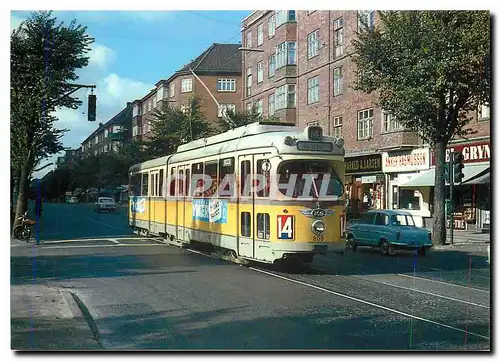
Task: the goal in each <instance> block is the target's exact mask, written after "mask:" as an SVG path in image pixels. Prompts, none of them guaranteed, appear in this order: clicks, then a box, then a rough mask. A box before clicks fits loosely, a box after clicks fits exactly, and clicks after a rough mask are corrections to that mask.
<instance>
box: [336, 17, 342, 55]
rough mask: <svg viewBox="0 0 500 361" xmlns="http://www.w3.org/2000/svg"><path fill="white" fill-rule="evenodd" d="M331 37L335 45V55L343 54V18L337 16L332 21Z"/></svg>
mask: <svg viewBox="0 0 500 361" xmlns="http://www.w3.org/2000/svg"><path fill="white" fill-rule="evenodd" d="M333 35H334V36H333V37H334V45H335V57H339V56H342V55H343V54H344V18H338V19H337V20H335V21H334V22H333Z"/></svg>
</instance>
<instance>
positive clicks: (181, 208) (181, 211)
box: [176, 166, 189, 240]
mask: <svg viewBox="0 0 500 361" xmlns="http://www.w3.org/2000/svg"><path fill="white" fill-rule="evenodd" d="M186 169H189V166H188V167H186V166H179V167H178V168H177V170H178V177H177V178H178V179H177V187H176V188H177V201H176V209H177V227H176V228H177V239H180V240H183V239H184V238H185V237H184V235H185V234H186V232H185V229H184V227H185V225H186V223H185V222H186V190H185V183H186V182H185V172H186Z"/></svg>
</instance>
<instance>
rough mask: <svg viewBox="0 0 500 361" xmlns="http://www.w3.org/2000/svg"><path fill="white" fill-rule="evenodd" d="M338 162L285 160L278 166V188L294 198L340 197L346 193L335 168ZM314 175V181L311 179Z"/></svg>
mask: <svg viewBox="0 0 500 361" xmlns="http://www.w3.org/2000/svg"><path fill="white" fill-rule="evenodd" d="M337 164H340V162H339V161H329V160H302V159H301V160H298V159H296V160H289V161H284V162H282V163H281V164H280V165H279V166H278V179H279V182H278V183H279V186H278V188H279V190H280V192H281V193H282V194H284V195H287V196H291V197H293V198H297V197H313V198H320V197H325V196H326V197H332V196H337V197H340V196H341V195H342V194H343V193H344V186H343V184H342V181H341V179H340V178H339V176H338V174H337V172H336V170H335V165H337ZM294 174H296V176H293V175H294ZM308 175H310V176H308ZM313 175H315V176H313ZM313 177H314V181H312V180H311V179H312V178H313ZM294 178H295V179H296V180H295V182H294ZM292 182H294V184H292ZM324 183H325V184H324ZM322 186H323V188H322Z"/></svg>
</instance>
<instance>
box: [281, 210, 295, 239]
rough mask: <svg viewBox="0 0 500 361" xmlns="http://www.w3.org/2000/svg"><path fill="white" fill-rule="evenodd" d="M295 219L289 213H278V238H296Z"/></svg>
mask: <svg viewBox="0 0 500 361" xmlns="http://www.w3.org/2000/svg"><path fill="white" fill-rule="evenodd" d="M293 221H294V219H293V216H288V215H282V214H280V215H278V239H290V240H292V239H293V238H294V234H293V231H294V224H293V223H294V222H293Z"/></svg>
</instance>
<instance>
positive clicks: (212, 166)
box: [203, 160, 218, 197]
mask: <svg viewBox="0 0 500 361" xmlns="http://www.w3.org/2000/svg"><path fill="white" fill-rule="evenodd" d="M217 168H218V162H217V161H216V160H215V161H210V162H206V163H205V176H209V177H210V180H211V182H210V188H208V189H207V190H206V191H205V192H204V193H203V197H212V196H213V195H214V194H215V192H216V191H217Z"/></svg>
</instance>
